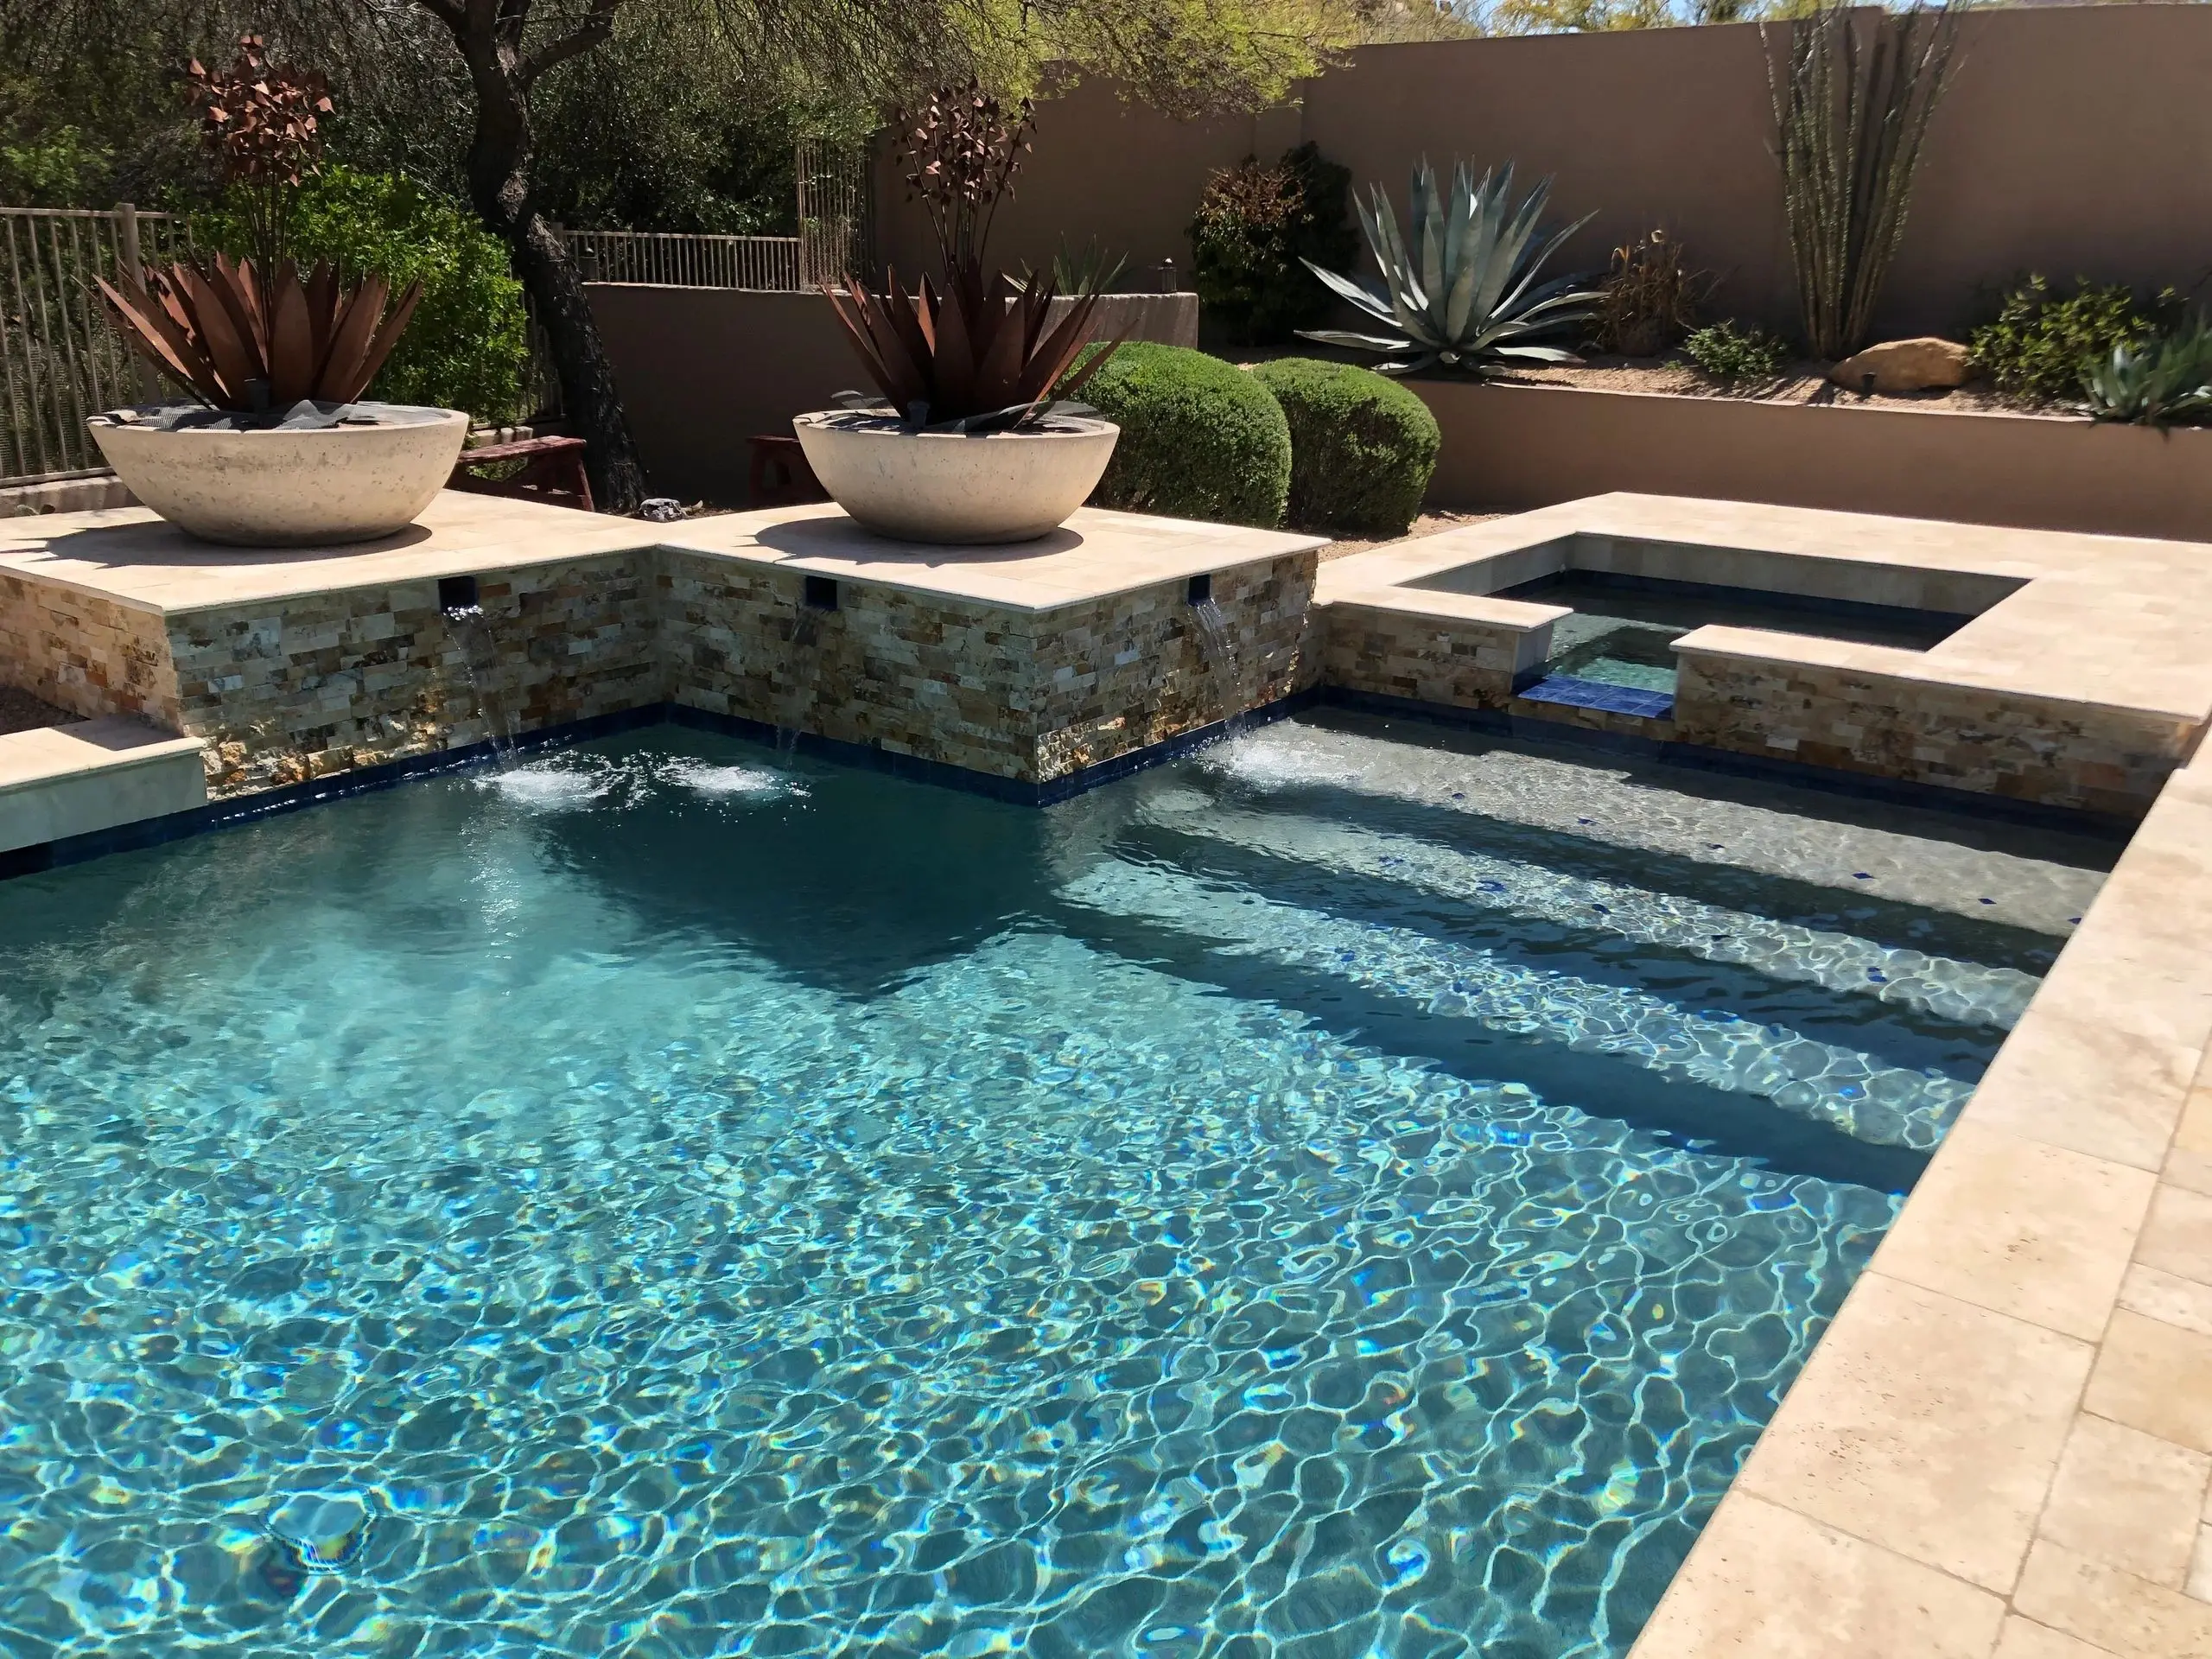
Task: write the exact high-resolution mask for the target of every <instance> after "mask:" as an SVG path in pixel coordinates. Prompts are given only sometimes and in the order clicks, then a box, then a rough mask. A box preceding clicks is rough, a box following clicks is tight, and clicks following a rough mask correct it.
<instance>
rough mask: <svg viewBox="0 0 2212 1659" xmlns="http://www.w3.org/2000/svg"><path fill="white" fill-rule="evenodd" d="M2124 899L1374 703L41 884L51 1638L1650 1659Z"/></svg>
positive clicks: (10, 930)
mask: <svg viewBox="0 0 2212 1659" xmlns="http://www.w3.org/2000/svg"><path fill="white" fill-rule="evenodd" d="M1455 741H1457V740H1455ZM1617 809H1618V810H1617ZM1562 813H1564V814H1565V816H1562ZM1578 819H1579V822H1577V821H1575V820H1578ZM1977 834H1980V832H1977ZM1793 838H1810V839H1811V840H1813V841H1816V842H1818V843H1819V845H1820V846H1821V848H1822V849H1824V855H1825V856H1827V857H1828V858H1831V859H1833V858H1837V857H1840V858H1842V859H1844V860H1845V861H1850V860H1853V859H1857V860H1862V861H1864V863H1863V867H1862V868H1858V869H1855V870H1851V871H1844V872H1841V873H1840V874H1834V875H1833V877H1832V878H1831V876H1830V874H1827V873H1826V872H1825V869H1824V867H1823V866H1822V865H1821V863H1820V862H1819V861H1817V860H1815V859H1812V858H1809V857H1804V856H1799V855H1796V854H1794V853H1792V852H1791V851H1790V850H1789V849H1790V847H1791V845H1792V843H1793ZM1923 868H1925V869H1931V870H1936V871H1938V872H1940V873H1941V874H1942V880H1941V881H1940V882H1937V883H1931V885H1936V886H1940V887H1942V890H1943V893H1945V894H1947V895H1948V898H1946V899H1943V900H1942V902H1933V901H1931V902H1921V901H1919V900H1918V899H1917V897H1916V894H1915V893H1914V890H1913V887H1912V884H1913V882H1914V880H1916V872H1917V871H1921V870H1923ZM2098 879H2099V878H2098V875H2097V873H2096V871H2095V868H2094V859H2093V858H2090V857H2088V856H2086V855H2085V856H2083V857H2081V858H2076V857H2075V856H2074V854H2073V851H2072V850H2071V849H2069V848H2067V847H2065V846H2063V845H2049V844H2041V843H2038V844H2037V845H2034V846H2029V845H2028V844H2027V843H2025V842H2022V843H2020V844H2019V845H2018V846H2013V845H2012V844H2010V843H2005V844H1999V843H1994V842H1986V840H1975V839H1974V838H1972V837H1968V838H1966V839H1963V840H1952V839H1949V838H1948V832H1946V831H1944V830H1942V829H1941V828H1940V827H1939V828H1937V829H1932V830H1931V829H1929V828H1928V827H1927V826H1926V825H1924V824H1922V823H1919V821H1916V820H1910V819H1905V818H1902V817H1901V818H1899V819H1897V821H1896V822H1894V823H1891V822H1885V823H1881V824H1871V823H1859V824H1853V825H1841V826H1839V825H1837V824H1834V823H1825V822H1823V821H1821V820H1818V819H1815V818H1812V817H1806V816H1805V815H1804V813H1803V810H1802V808H1796V807H1793V808H1791V809H1790V810H1774V809H1770V808H1769V807H1767V806H1764V805H1762V804H1758V802H1756V801H1747V800H1743V799H1723V798H1718V797H1716V798H1700V797H1696V796H1692V795H1681V794H1674V793H1671V792H1669V791H1667V790H1665V789H1663V788H1659V789H1655V788H1653V787H1651V786H1650V785H1649V784H1648V783H1646V782H1642V781H1638V780H1635V779H1624V778H1623V777H1621V776H1620V775H1618V774H1617V773H1613V772H1605V771H1603V770H1602V769H1595V770H1593V769H1591V768H1589V767H1586V766H1583V764H1582V763H1580V762H1577V761H1573V760H1557V759H1546V758H1543V757H1541V756H1537V755H1532V754H1529V753H1524V752H1522V751H1518V750H1516V749H1514V748H1512V747H1510V746H1496V745H1491V746H1483V747H1479V749H1476V748H1471V747H1468V746H1467V745H1465V744H1464V743H1462V744H1461V745H1460V747H1456V748H1455V747H1452V746H1450V745H1445V744H1440V745H1438V746H1432V747H1422V746H1421V745H1419V744H1409V743H1407V742H1405V741H1399V739H1398V738H1397V737H1396V736H1394V735H1392V734H1386V733H1385V732H1384V731H1383V729H1382V728H1380V727H1378V726H1376V725H1375V724H1374V723H1373V722H1366V723H1363V722H1361V721H1356V720H1348V719H1347V720H1337V721H1333V723H1332V722H1331V721H1315V722H1299V723H1294V724H1292V725H1288V726H1285V727H1280V728H1273V729H1270V730H1268V731H1267V732H1263V733H1260V734H1255V735H1253V736H1250V737H1248V738H1244V739H1242V740H1239V741H1236V742H1234V743H1230V744H1226V745H1221V746H1217V747H1215V748H1214V749H1212V750H1210V751H1207V752H1206V753H1204V754H1203V755H1201V756H1199V757H1197V758H1195V759H1193V760H1190V761H1187V762H1184V763H1180V764H1178V765H1176V766H1171V767H1166V768H1163V769H1160V770H1159V771H1156V772H1151V773H1147V774H1145V775H1142V776H1141V777H1138V778H1135V779H1128V780H1126V781H1124V782H1123V783H1121V784H1116V785H1111V786H1109V787H1108V788H1106V789H1103V790H1100V791H1095V792H1094V793H1092V794H1090V795H1088V796H1085V797H1084V798H1080V799H1077V800H1076V801H1072V802H1070V803H1067V804H1065V805H1063V806H1059V807H1056V808H1052V809H1050V810H1043V811H1038V810H1031V809H1025V808H1020V807H1012V806H1006V805H1001V804H995V803H991V802H988V801H984V800H982V799H979V798H970V797H968V796H964V795H961V794H957V793H954V792H951V791H944V790H939V789H932V788H929V787H926V786H922V785H908V784H903V783H899V782H895V781H893V780H890V779H885V778H882V777H879V776H876V775H874V774H869V773H862V772H853V771H849V770H844V769H841V768H836V767H833V766H826V765H817V764H813V763H809V762H806V761H803V760H802V761H798V762H796V763H784V764H777V763H775V761H774V759H773V757H772V755H770V754H769V753H768V752H767V751H766V750H763V749H760V748H759V747H753V746H749V745H746V744H742V743H740V742H736V741H727V740H722V739H719V738H713V737H708V736H705V735H702V734H692V733H688V732H676V731H672V730H664V731H659V732H654V733H649V734H641V735H639V736H634V737H631V738H625V739H621V740H616V741H609V742H607V743H602V744H598V745H594V746H591V747H588V748H585V749H582V750H578V751H575V752H571V753H567V754H564V755H561V756H558V757H556V758H553V759H551V760H544V761H541V762H537V763H535V764H531V765H529V766H524V767H521V768H518V769H517V770H514V771H511V772H477V773H472V774H466V775H449V776H446V777H442V778H437V779H429V780H426V781H421V782H416V783H414V784H410V785H405V786H404V787H401V788H397V789H393V790H390V791H384V792H381V793H378V794H373V795H367V796H363V797H359V798H353V799H350V800H346V801H343V802H340V803H336V804H331V805H327V806H325V807H321V808H318V809H316V810H313V811H311V812H307V813H302V814H298V815H296V816H292V817H284V818H281V819H275V820H270V821H267V822H264V823H259V824H257V825H254V826H251V827H248V828H243V829H235V830H232V831H228V832H226V833H222V834H219V835H213V836H205V837H202V838H200V839H198V840H194V841H192V842H184V843H180V844H177V845H175V846H172V847H168V848H165V849H158V850H156V851H152V852H147V853H141V854H133V855H126V856H121V857H117V858H112V859H109V860H106V861H102V862H99V863H97V864H92V865H86V866H80V867H77V868H73V869H68V870H63V871H57V872H54V873H51V874H45V875H40V876H35V877H28V878H24V879H22V880H16V881H13V882H9V883H6V884H0V1129H3V1130H4V1133H0V1362H3V1363H4V1370H0V1492H4V1493H5V1494H6V1497H7V1503H8V1509H9V1524H8V1526H7V1528H6V1529H5V1530H4V1531H0V1650H4V1651H5V1652H6V1653H8V1654H9V1655H10V1656H18V1655H21V1656H44V1655H48V1654H94V1653H118V1652H129V1653H132V1654H171V1653H176V1654H185V1653H202V1652H204V1653H220V1654H226V1655H232V1654H238V1655H255V1656H262V1655H266V1656H291V1655H308V1654H315V1655H327V1654H338V1653H343V1654H376V1655H416V1654H424V1655H427V1654H469V1655H511V1654H512V1655H524V1654H529V1655H539V1654H561V1655H570V1654H573V1655H578V1656H585V1655H590V1656H598V1655H603V1654H623V1655H639V1656H643V1655H663V1654H666V1655H709V1654H717V1655H719V1654H771V1653H773V1654H798V1655H814V1654H822V1655H828V1654H863V1653H864V1654H869V1655H877V1654H882V1655H892V1654H915V1655H920V1654H944V1655H953V1656H967V1655H980V1654H985V1653H990V1652H999V1651H1007V1650H1013V1649H1020V1650H1024V1651H1029V1652H1034V1653H1039V1654H1046V1655H1052V1656H1067V1659H1075V1656H1078V1655H1083V1656H1090V1655H1100V1654H1128V1655H1154V1656H1198V1655H1202V1654H1203V1655H1224V1656H1228V1655H1251V1656H1262V1655H1278V1654H1279V1655H1283V1656H1300V1659H1306V1656H1312V1659H1324V1656H1342V1659H1355V1656H1364V1655H1390V1656H1429V1655H1436V1656H1444V1655H1467V1656H1476V1655H1480V1656H1484V1659H1554V1656H1566V1655H1575V1656H1600V1655H1604V1656H1618V1655H1620V1654H1622V1653H1624V1652H1625V1650H1626V1649H1627V1647H1628V1646H1629V1644H1630V1642H1631V1641H1632V1640H1633V1639H1634V1637H1635V1635H1636V1633H1637V1630H1638V1629H1639V1628H1640V1627H1641V1625H1642V1624H1643V1620H1644V1619H1645V1618H1646V1617H1647V1616H1648V1615H1649V1611H1650V1610H1651V1608H1652V1606H1653V1605H1654V1603H1655V1602H1656V1599H1657V1598H1658V1596H1659V1594H1660V1592H1662V1590H1663V1588H1664V1587H1665V1586H1666V1584H1667V1581H1668V1580H1669V1577H1670V1576H1671V1574H1672V1573H1673V1572H1674V1570H1675V1567H1676V1566H1677V1565H1678V1564H1679V1563H1680V1562H1681V1559H1682V1557H1683V1555H1684V1554H1686V1553H1687V1551H1688V1548H1689V1546H1690V1543H1691V1541H1692V1540H1693V1539H1694V1536H1695V1534H1696V1530H1697V1529H1698V1527H1699V1526H1700V1523H1701V1522H1703V1520H1704V1518H1705V1517H1706V1516H1707V1514H1708V1513H1709V1512H1710V1510H1711V1509H1712V1507H1713V1503H1715V1502H1716V1500H1717V1499H1718V1497H1719V1494H1720V1492H1721V1491H1722V1490H1723V1489H1724V1488H1725V1487H1726V1484H1727V1483H1728V1481H1729V1480H1730V1478H1732V1476H1733V1474H1734V1472H1735V1471H1736V1469H1737V1468H1738V1465H1739V1464H1740V1462H1741V1460H1742V1459H1743V1457H1744V1455H1745V1452H1746V1451H1747V1450H1748V1449H1749V1447H1750V1446H1751V1442H1752V1440H1753V1439H1754V1438H1755V1437H1756V1435H1757V1433H1758V1429H1759V1427H1760V1426H1761V1425H1762V1424H1763V1423H1764V1421H1766V1419H1767V1417H1768V1416H1769V1414H1770V1413H1771V1412H1772V1411H1773V1409H1774V1407H1775V1405H1776V1403H1777V1401H1778V1399H1779V1397H1780V1395H1781V1394H1782V1393H1783V1390H1784V1389H1786V1388H1787V1387H1788V1386H1789V1382H1790V1380H1791V1379H1792V1378H1793V1377H1794V1376H1796V1372H1797V1370H1798V1369H1799V1367H1800V1366H1801V1365H1802V1363H1803V1361H1804V1359H1805V1357H1806V1355H1807V1353H1808V1351H1809V1350H1810V1348H1811V1346H1812V1344H1814V1343H1815V1341H1816V1340H1817V1338H1818V1337H1819V1335H1820V1333H1821V1330H1822V1329H1823V1328H1824V1326H1825V1325H1826V1322H1827V1319H1829V1318H1830V1317H1831V1316H1832V1315H1833V1313H1834V1311H1835V1309H1836V1307H1837V1306H1838V1305H1839V1303H1840V1300H1841V1299H1842V1297H1843V1295H1844V1294H1845V1292H1846V1291H1847V1289H1848V1288H1849V1286H1850V1284H1851V1281H1852V1280H1853V1275H1854V1274H1856V1273H1857V1272H1858V1270H1859V1268H1861V1267H1862V1266H1863V1265H1864V1263H1865V1262H1866V1258H1867V1256H1868V1255H1869V1254H1870V1253H1871V1252H1872V1249H1873V1248H1874V1246H1875V1244H1876V1243H1878V1241H1879V1239H1880V1236H1881V1235H1882V1232H1883V1230H1884V1229H1885V1227H1886V1226H1887V1225H1888V1224H1889V1223H1890V1221H1891V1218H1892V1217H1893V1216H1894V1214H1895V1212H1896V1209H1897V1205H1898V1204H1899V1202H1900V1201H1901V1197H1902V1194H1903V1193H1904V1192H1905V1191H1907V1190H1909V1188H1910V1184H1911V1182H1912V1180H1913V1179H1915V1178H1916V1175H1917V1173H1918V1172H1919V1170H1920V1169H1921V1168H1922V1167H1923V1166H1924V1164H1925V1161H1926V1158H1927V1156H1928V1154H1929V1150H1930V1149H1931V1148H1932V1147H1934V1146H1935V1145H1936V1144H1937V1143H1938V1141H1940V1138H1941V1135H1942V1130H1943V1128H1944V1127H1945V1126H1946V1125H1947V1124H1948V1122H1949V1121H1950V1120H1951V1118H1952V1117H1953V1116H1955V1114H1956V1112H1957V1110H1958V1109H1959V1107H1960V1105H1961V1104H1962V1103H1963V1102H1964V1100H1965V1098H1966V1097H1967V1094H1968V1093H1969V1092H1970V1091H1971V1090H1972V1087H1973V1084H1974V1079H1975V1078H1976V1077H1979V1076H1980V1071H1981V1068H1982V1066H1983V1065H1985V1064H1986V1061H1987V1059H1988V1058H1989V1057H1990V1055H1991V1054H1992V1053H1993V1052H1994V1050H1995V1047H1996V1046H1997V1044H1998V1043H1999V1041H2000V1040H2001V1039H2002V1038H2003V1035H2004V1033H2005V1030H2006V1029H2007V1028H2008V1027H2009V1026H2010V1025H2011V1023H2012V1020H2015V1019H2016V1018H2017V1017H2018V1013H2019V1010H2020V1008H2021V1007H2023V1006H2024V1002H2025V1000H2026V998H2027V997H2028V996H2029V995H2031V993H2032V991H2033V988H2034V987H2035V984H2036V982H2037V976H2038V975H2039V974H2040V972H2041V971H2042V969H2043V968H2044V966H2045V965H2046V964H2047V963H2048V962H2049V961H2050V957H2051V954H2052V952H2053V951H2054V950H2056V946H2057V944H2059V943H2060V941H2061V938H2063V933H2064V931H2065V925H2066V923H2067V922H2068V921H2069V919H2070V918H2071V916H2072V914H2074V913H2075V912H2077V911H2078V908H2079V906H2081V905H2082V904H2084V903H2086V901H2087V898H2088V895H2089V894H2091V893H2094V887H2095V883H2096V880H2098ZM1961 893H1971V894H1972V895H1973V899H1979V900H1980V902H1979V903H1976V902H1974V901H1973V899H1961V898H1960V896H1959V895H1960V894H1961ZM1931 899H1932V895H1931Z"/></svg>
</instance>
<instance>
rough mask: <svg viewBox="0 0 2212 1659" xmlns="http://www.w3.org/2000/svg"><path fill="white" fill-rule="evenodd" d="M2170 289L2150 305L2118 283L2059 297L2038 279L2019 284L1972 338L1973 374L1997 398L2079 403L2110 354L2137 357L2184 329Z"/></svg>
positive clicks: (2078, 285)
mask: <svg viewBox="0 0 2212 1659" xmlns="http://www.w3.org/2000/svg"><path fill="white" fill-rule="evenodd" d="M2178 310H2179V299H2178V296H2176V295H2175V294H2174V293H2173V291H2172V290H2171V289H2168V290H2167V291H2166V292H2165V293H2164V294H2162V295H2160V296H2158V299H2157V300H2156V301H2155V302H2152V304H2151V305H2148V306H2145V305H2142V304H2140V303H2139V302H2137V300H2136V297H2135V295H2134V293H2133V291H2132V290H2131V289H2128V288H2126V286H2124V285H2123V284H2121V283H2108V284H2104V285H2099V284H2097V283H2091V282H2088V280H2086V279H2083V278H2078V277H2077V278H2076V279H2075V283H2074V285H2073V286H2072V287H2071V288H2069V289H2054V288H2053V287H2052V286H2051V284H2050V283H2049V282H2047V281H2046V280H2044V278H2043V277H2028V278H2027V279H2026V280H2025V281H2024V282H2021V283H2017V284H2016V285H2015V286H2014V287H2013V288H2012V289H2011V291H2009V292H2008V293H2007V294H2006V295H2005V297H2004V300H2003V302H2001V303H2000V304H1999V307H1998V311H1997V315H1996V316H1995V318H1993V320H1992V321H1988V322H1986V323H1984V324H1983V325H1982V326H1981V327H1979V328H1976V329H1975V330H1974V332H1973V333H1972V334H1969V335H1968V336H1967V349H1968V351H1969V352H1970V353H1972V355H1973V361H1974V367H1975V368H1976V369H1977V370H1979V371H1980V372H1981V373H1983V374H1986V375H1987V376H1988V377H1989V378H1990V380H1991V382H1992V383H1993V385H1995V386H1996V388H1997V390H1998V391H2000V392H2003V393H2004V394H2005V396H2007V397H2017V398H2019V399H2021V400H2022V401H2024V402H2026V403H2031V404H2050V403H2056V402H2058V401H2060V400H2062V399H2072V398H2078V397H2082V395H2083V387H2084V385H2085V384H2086V383H2087V381H2088V378H2089V376H2090V375H2091V374H2092V373H2093V372H2095V371H2096V370H2097V369H2098V368H2100V367H2101V366H2104V365H2109V364H2110V363H2111V361H2112V356H2113V353H2114V352H2116V351H2120V350H2121V349H2122V348H2126V349H2128V350H2130V351H2133V350H2135V349H2137V348H2139V347H2141V346H2143V345H2144V344H2145V342H2146V341H2148V340H2152V338H2153V337H2154V336H2156V335H2157V334H2158V332H2159V328H2160V327H2161V325H2162V324H2164V325H2171V324H2172V323H2174V322H2177V321H2179V318H2178V316H2177V312H2178Z"/></svg>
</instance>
